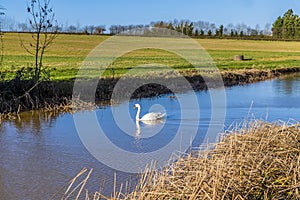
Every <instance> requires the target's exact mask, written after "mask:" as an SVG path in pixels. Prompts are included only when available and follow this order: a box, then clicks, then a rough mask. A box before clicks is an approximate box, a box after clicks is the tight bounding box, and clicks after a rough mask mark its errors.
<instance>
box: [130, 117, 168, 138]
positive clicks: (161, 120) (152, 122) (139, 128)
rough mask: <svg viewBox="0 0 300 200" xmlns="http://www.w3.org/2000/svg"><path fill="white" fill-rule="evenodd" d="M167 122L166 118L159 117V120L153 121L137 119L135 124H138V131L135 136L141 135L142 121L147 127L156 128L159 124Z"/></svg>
mask: <svg viewBox="0 0 300 200" xmlns="http://www.w3.org/2000/svg"><path fill="white" fill-rule="evenodd" d="M164 122H165V120H163V119H158V120H152V121H139V120H136V121H135V125H136V132H135V136H136V137H140V135H141V125H140V123H142V124H144V125H145V126H144V127H146V128H156V127H157V126H158V125H161V124H163V123H164Z"/></svg>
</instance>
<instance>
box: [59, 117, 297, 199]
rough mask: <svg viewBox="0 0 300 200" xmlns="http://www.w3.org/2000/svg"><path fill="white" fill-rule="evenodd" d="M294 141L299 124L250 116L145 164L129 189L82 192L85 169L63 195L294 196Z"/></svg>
mask: <svg viewBox="0 0 300 200" xmlns="http://www.w3.org/2000/svg"><path fill="white" fill-rule="evenodd" d="M299 141H300V124H299V123H298V124H292V125H291V124H286V123H284V124H283V123H266V122H261V121H253V122H250V123H249V124H248V125H247V128H246V125H245V126H244V127H243V128H241V129H233V130H231V131H228V132H226V133H224V134H223V135H222V138H221V140H220V142H218V143H216V144H215V145H214V148H209V149H207V150H204V151H200V152H194V153H193V154H187V155H186V154H182V155H180V156H179V157H178V158H177V159H176V161H175V162H171V163H170V165H168V166H167V167H165V168H164V169H162V170H153V169H152V168H151V167H150V168H148V169H146V170H145V173H143V174H142V175H141V177H140V178H139V182H138V184H137V186H136V187H135V188H134V189H133V191H131V192H127V191H128V188H126V185H127V184H124V185H123V188H121V189H118V188H116V189H115V194H113V195H112V197H106V196H104V195H102V194H101V193H100V192H95V193H94V194H93V195H92V194H88V193H84V192H82V191H83V190H82V189H83V188H84V186H86V185H87V184H88V178H89V176H90V175H91V174H90V173H88V170H86V169H85V170H84V171H82V172H81V173H80V174H79V175H78V176H77V177H75V178H74V179H73V180H72V181H71V183H72V184H74V185H76V183H78V182H77V181H79V180H83V181H82V182H81V185H80V187H78V188H77V189H76V188H75V190H73V191H72V189H73V188H74V187H75V186H73V185H70V188H69V189H68V190H67V193H66V194H65V195H63V196H64V198H63V199H76V196H77V198H78V199H84V198H85V199H93V200H99V199H203V200H206V199H215V200H221V199H236V200H258V199H265V200H267V199H285V200H289V199H290V200H294V199H295V200H296V199H299V198H300V143H299ZM90 172H91V171H90ZM79 182H80V181H79ZM81 186H82V187H81ZM72 187H73V188H72ZM80 189H81V190H80ZM71 191H72V192H71ZM68 195H69V196H68ZM66 197H67V198H66Z"/></svg>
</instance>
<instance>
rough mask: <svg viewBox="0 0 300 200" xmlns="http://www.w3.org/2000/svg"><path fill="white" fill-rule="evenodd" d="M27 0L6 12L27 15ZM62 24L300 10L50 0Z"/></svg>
mask: <svg viewBox="0 0 300 200" xmlns="http://www.w3.org/2000/svg"><path fill="white" fill-rule="evenodd" d="M27 2H28V1H27V0H2V1H0V5H2V6H3V7H5V8H6V16H7V17H9V18H14V19H15V20H16V21H18V22H24V21H25V20H26V19H27V18H28V14H27V13H26V5H27ZM51 5H52V7H53V9H54V12H55V14H56V19H57V20H58V22H59V24H68V25H76V24H78V23H79V24H80V25H81V26H84V25H106V27H107V28H108V27H109V26H110V25H112V24H122V25H125V24H149V23H150V22H151V21H158V20H166V21H168V20H173V19H175V18H176V19H189V20H191V21H198V20H202V21H209V22H212V23H216V24H217V25H220V24H223V25H227V24H229V23H233V24H237V23H245V24H246V25H250V26H253V27H254V26H255V25H256V24H259V25H260V26H261V27H263V26H264V25H265V24H266V23H272V22H273V21H274V20H275V19H276V18H277V17H278V16H279V15H282V14H283V13H284V12H285V11H286V10H288V9H289V8H291V9H293V10H294V12H295V13H297V14H300V2H299V0H210V1H204V0H185V1H183V0H51Z"/></svg>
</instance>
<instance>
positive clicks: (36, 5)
mask: <svg viewBox="0 0 300 200" xmlns="http://www.w3.org/2000/svg"><path fill="white" fill-rule="evenodd" d="M27 12H28V13H29V15H30V17H29V24H30V26H31V29H32V30H33V32H34V33H33V34H32V40H33V41H32V42H30V43H29V44H25V43H24V41H23V40H22V39H21V46H22V47H23V48H24V49H25V50H26V51H27V52H28V53H30V54H32V55H34V56H35V64H34V77H33V78H34V81H35V82H37V81H38V80H39V79H40V78H41V73H42V72H43V70H44V68H43V56H44V53H45V51H46V49H47V48H48V47H49V46H50V45H51V44H52V43H53V40H54V39H55V38H56V37H57V29H58V26H57V25H56V24H57V23H56V21H55V18H54V12H53V10H52V8H51V7H50V0H30V2H29V4H28V6H27Z"/></svg>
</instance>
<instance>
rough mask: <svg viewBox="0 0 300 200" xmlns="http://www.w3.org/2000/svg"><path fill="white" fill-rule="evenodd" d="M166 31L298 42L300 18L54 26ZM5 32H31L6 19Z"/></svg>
mask: <svg viewBox="0 0 300 200" xmlns="http://www.w3.org/2000/svg"><path fill="white" fill-rule="evenodd" d="M151 27H156V28H168V29H171V30H174V31H177V32H179V33H181V34H184V35H188V36H193V37H217V38H257V39H259V38H274V39H300V17H299V16H298V15H297V14H295V13H294V12H293V10H292V9H289V10H288V11H287V12H286V13H284V15H283V16H279V17H278V18H277V19H276V20H275V22H273V24H272V25H271V24H269V23H268V24H266V25H265V26H264V27H260V26H259V25H258V24H257V25H256V26H255V27H251V26H248V25H246V24H244V23H239V24H236V25H234V24H232V23H230V24H227V25H222V24H221V25H218V26H217V25H216V24H215V23H210V22H206V21H201V20H200V21H190V20H177V19H175V20H172V21H155V22H150V23H149V24H138V25H134V24H131V25H111V26H110V27H109V28H106V26H105V25H85V26H81V25H80V24H79V23H77V25H68V24H60V25H57V30H58V32H61V33H80V34H111V35H115V34H119V33H122V32H126V33H128V34H136V33H137V32H139V31H140V30H142V29H144V28H151ZM2 28H3V30H5V31H18V32H32V31H33V30H32V28H31V26H30V24H27V23H17V22H16V21H15V20H14V19H13V18H9V17H6V18H5V20H4V21H3V22H2Z"/></svg>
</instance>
